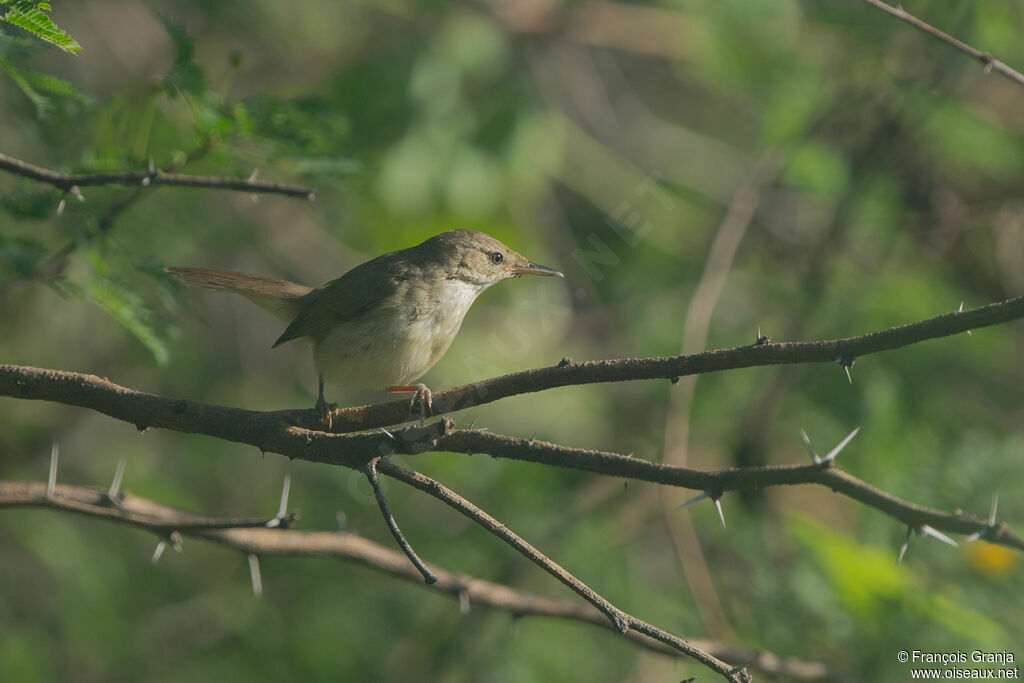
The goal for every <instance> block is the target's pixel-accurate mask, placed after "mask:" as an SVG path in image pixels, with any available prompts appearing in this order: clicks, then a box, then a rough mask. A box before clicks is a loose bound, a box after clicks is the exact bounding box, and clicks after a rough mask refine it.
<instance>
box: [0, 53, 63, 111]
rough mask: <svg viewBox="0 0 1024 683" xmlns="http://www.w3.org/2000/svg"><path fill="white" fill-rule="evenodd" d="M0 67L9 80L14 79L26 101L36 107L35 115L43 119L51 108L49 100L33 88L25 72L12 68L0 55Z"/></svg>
mask: <svg viewBox="0 0 1024 683" xmlns="http://www.w3.org/2000/svg"><path fill="white" fill-rule="evenodd" d="M0 69H3V70H4V71H6V72H7V75H8V76H10V77H11V80H12V81H14V84H15V85H16V86H18V89H19V90H21V92H22V94H24V95H25V97H27V98H28V101H29V102H31V103H32V106H33V107H35V108H36V115H37V116H38V117H39V118H41V119H45V118H46V117H47V116H48V115H49V113H50V110H51V104H50V100H49V99H48V98H46V97H44V96H43V95H40V94H39V93H38V92H36V89H35V88H33V87H32V85H31V84H30V83H29V82H28V79H27V78H25V74H23V73H22V72H21V71H20V70H18V69H16V68H14V66H13V65H12V64H11V63H10V62H8V61H7V60H6V59H4V58H3V57H0Z"/></svg>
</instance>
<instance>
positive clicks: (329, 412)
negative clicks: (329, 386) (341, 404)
mask: <svg viewBox="0 0 1024 683" xmlns="http://www.w3.org/2000/svg"><path fill="white" fill-rule="evenodd" d="M313 410H315V411H316V412H317V416H318V417H319V418H320V424H321V425H323V426H324V428H325V429H326V431H331V428H332V427H334V413H335V411H336V410H338V404H337V403H328V402H327V401H326V400H325V399H324V397H323V396H321V397H320V398H318V399H317V400H316V405H315V406H314V407H313Z"/></svg>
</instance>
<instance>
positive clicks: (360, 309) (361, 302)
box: [274, 254, 398, 347]
mask: <svg viewBox="0 0 1024 683" xmlns="http://www.w3.org/2000/svg"><path fill="white" fill-rule="evenodd" d="M389 256H391V255H390V254H386V255H385V256H382V257H378V258H376V259H373V260H372V261H368V262H366V263H363V264H362V265H359V266H356V267H355V268H353V269H352V270H350V271H348V272H347V273H345V274H344V275H342V276H341V277H339V278H338V279H337V280H332V281H331V282H328V283H327V284H326V285H324V286H323V287H322V288H321V289H316V290H313V291H312V292H310V293H309V294H308V295H307V297H306V300H307V301H308V304H307V305H306V306H304V307H303V309H302V310H301V311H300V312H299V314H298V315H297V316H295V319H294V320H292V322H291V324H290V325H288V328H287V329H286V330H285V331H284V332H283V333H282V334H281V336H280V337H278V338H277V341H275V342H274V346H275V347H276V346H279V345H281V344H284V343H285V342H288V341H291V340H293V339H298V338H299V337H314V338H316V337H320V336H323V335H325V334H327V332H328V331H329V330H330V329H331V328H332V327H333V326H335V325H337V324H338V323H341V322H346V321H351V320H355V319H356V318H359V317H362V316H364V315H367V314H369V313H371V312H372V311H374V310H376V309H377V308H379V306H380V304H381V302H382V301H383V300H384V299H386V298H387V297H388V296H390V295H391V294H392V293H394V291H395V290H396V289H397V287H398V278H397V276H396V273H395V272H394V268H393V267H392V264H391V263H390V259H388V258H387V257H389ZM382 260H383V262H381V261H382ZM304 303H305V302H304Z"/></svg>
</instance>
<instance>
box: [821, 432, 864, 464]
mask: <svg viewBox="0 0 1024 683" xmlns="http://www.w3.org/2000/svg"><path fill="white" fill-rule="evenodd" d="M859 431H860V427H857V428H856V429H854V430H853V431H852V432H850V433H849V434H847V435H846V438H845V439H843V440H842V441H840V442H839V445H838V446H836V447H835V448H833V449H832V450H830V451H829V452H828V455H826V456H825V457H824V458H822V459H821V461H822V462H832V461H833V460H835V459H836V456H837V455H839V451H841V450H843V449H844V448H846V444H848V443H850V440H851V439H853V437H855V436H857V432H859Z"/></svg>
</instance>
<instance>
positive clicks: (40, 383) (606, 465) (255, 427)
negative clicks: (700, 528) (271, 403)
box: [0, 365, 1024, 550]
mask: <svg viewBox="0 0 1024 683" xmlns="http://www.w3.org/2000/svg"><path fill="white" fill-rule="evenodd" d="M0 396H12V397H15V398H22V399H36V400H47V401H54V402H57V403H64V404H67V405H75V406H80V407H83V408H91V409H93V410H96V411H99V412H101V413H104V414H105V415H109V416H110V417H113V418H115V419H118V420H122V421H125V422H129V423H132V424H135V425H136V426H137V427H139V429H145V428H146V427H160V428H163V429H171V430H174V431H179V432H186V433H193V434H206V435H208V436H214V437H217V438H220V439H225V440H228V441H235V442H238V443H246V444H250V445H252V446H255V447H257V448H259V449H260V450H261V451H269V452H273V453H279V454H281V455H285V456H287V457H289V458H298V459H300V460H308V461H310V462H321V463H326V464H330V465H340V466H342V467H348V468H350V469H354V470H360V471H362V470H363V468H364V467H365V466H366V464H367V463H368V462H369V461H370V460H371V459H374V458H377V457H380V456H387V455H393V454H406V455H417V454H420V453H424V452H427V451H448V452H455V453H487V454H490V455H493V456H494V457H499V458H508V459H513V460H525V461H530V462H537V463H543V464H547V465H555V466H558V467H567V468H571V469H577V470H582V471H587V472H594V473H597V474H604V475H608V476H614V477H622V478H626V479H638V480H643V481H650V482H654V483H658V484H664V485H667V486H679V487H682V488H689V489H695V490H699V491H706V492H708V493H709V495H711V496H712V497H713V498H715V499H717V498H719V497H720V496H721V495H722V494H723V493H725V492H727V491H735V490H739V489H754V488H763V487H767V486H783V485H793V484H819V485H822V486H827V487H828V488H831V489H832V490H833V491H836V492H837V493H841V494H843V495H845V496H848V497H850V498H852V499H854V500H857V501H860V502H862V503H864V504H865V505H868V506H870V507H873V508H875V509H877V510H880V511H881V512H884V513H885V514H887V515H890V516H891V517H894V518H895V519H898V520H900V521H901V522H904V523H906V524H907V525H908V526H911V527H913V528H919V527H920V526H921V525H928V526H931V527H933V528H936V529H941V530H944V531H949V532H953V533H960V534H980V535H981V536H982V537H983V538H985V539H986V540H988V541H990V542H992V543H997V544H1000V545H1005V546H1007V547H1010V548H1016V549H1018V550H1024V541H1022V540H1021V539H1020V538H1019V537H1017V536H1016V535H1015V534H1014V533H1013V532H1012V531H1010V529H1008V528H1007V527H1006V526H1005V525H1003V524H989V523H988V522H987V521H985V520H981V519H979V518H977V517H975V516H974V515H970V514H966V513H963V512H955V513H947V512H942V511H939V510H932V509H929V508H925V507H922V506H919V505H916V504H914V503H910V502H908V501H905V500H902V499H900V498H898V497H896V496H894V495H892V494H890V493H888V492H886V491H882V490H881V489H878V488H875V487H874V486H871V485H870V484H868V483H866V482H863V481H861V480H859V479H857V478H856V477H854V476H852V475H850V474H847V473H846V472H843V471H842V470H840V469H838V468H836V467H835V466H834V463H832V462H831V461H829V462H825V463H815V464H812V465H783V466H765V467H749V468H740V469H726V470H718V471H701V470H692V469H688V468H684V467H672V466H670V465H663V464H659V463H654V462H650V461H648V460H643V459H641V458H633V457H628V456H624V455H618V454H615V453H605V452H602V451H593V450H587V449H583V448H571V447H568V446H561V445H558V444H552V443H547V442H544V441H539V440H537V439H530V440H527V439H520V438H516V437H511V436H503V435H500V434H493V433H491V432H482V431H478V430H456V429H455V427H454V423H453V422H452V421H451V420H450V419H449V418H442V419H441V420H439V421H437V422H434V423H431V424H428V425H426V426H423V427H406V428H403V429H391V430H389V431H387V432H383V431H381V432H369V433H358V434H330V433H327V432H321V431H316V430H313V429H306V428H303V427H297V426H295V425H294V424H291V423H290V422H288V420H289V419H290V418H294V417H306V418H307V419H310V420H312V419H313V418H310V417H309V416H308V413H309V412H310V411H272V412H259V411H250V410H242V409H240V408H229V407H225V406H217V405H212V404H207V403H199V402H197V401H188V400H183V399H173V398H164V397H162V396H154V395H152V394H145V393H142V392H138V391H134V390H132V389H128V388H126V387H122V386H119V385H117V384H114V383H113V382H110V381H109V380H106V379H101V378H99V377H95V376H93V375H82V374H78V373H73V372H62V371H57V370H41V369H38V368H30V367H24V366H18V365H0ZM382 464H383V463H382ZM381 471H385V470H384V469H383V468H381Z"/></svg>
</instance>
